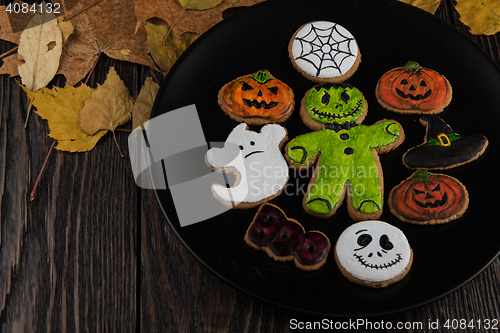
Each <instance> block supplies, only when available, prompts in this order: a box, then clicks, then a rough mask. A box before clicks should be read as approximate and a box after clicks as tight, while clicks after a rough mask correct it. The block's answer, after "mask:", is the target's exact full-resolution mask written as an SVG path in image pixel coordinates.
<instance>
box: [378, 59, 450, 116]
mask: <svg viewBox="0 0 500 333" xmlns="http://www.w3.org/2000/svg"><path fill="white" fill-rule="evenodd" d="M375 96H376V97H377V101H378V102H379V103H380V105H381V106H382V107H383V108H385V109H387V110H389V111H394V112H397V113H402V114H436V113H440V112H442V111H443V110H444V108H445V107H446V106H448V104H450V102H451V97H452V89H451V84H450V82H449V81H448V80H447V79H446V78H445V77H444V76H443V75H441V74H439V73H438V72H436V71H434V70H432V69H428V68H424V67H421V66H420V65H419V64H418V63H417V62H415V61H409V62H408V63H406V65H404V66H403V67H398V68H394V69H391V70H390V71H388V72H387V73H385V74H384V75H382V77H381V78H380V79H379V81H378V83H377V86H376V87H375Z"/></svg>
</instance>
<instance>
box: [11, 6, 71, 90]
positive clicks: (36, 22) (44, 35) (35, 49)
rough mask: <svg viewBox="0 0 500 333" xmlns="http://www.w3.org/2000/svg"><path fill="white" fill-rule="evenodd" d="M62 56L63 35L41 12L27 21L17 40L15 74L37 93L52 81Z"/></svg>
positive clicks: (52, 17)
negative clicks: (16, 69)
mask: <svg viewBox="0 0 500 333" xmlns="http://www.w3.org/2000/svg"><path fill="white" fill-rule="evenodd" d="M43 5H45V3H43ZM37 8H39V7H37ZM61 53H62V33H61V30H60V29H59V26H58V25H57V19H56V16H55V15H54V14H52V13H48V10H47V9H46V8H45V9H42V10H41V12H40V11H39V12H38V13H37V14H36V15H35V16H33V18H32V19H31V20H30V21H29V23H28V25H27V26H26V28H25V29H24V31H23V32H22V34H21V38H20V41H19V50H18V58H19V64H18V71H19V75H20V76H21V81H22V83H23V84H24V85H25V87H26V88H27V89H28V90H30V91H37V90H38V89H40V88H42V87H45V86H46V85H47V84H48V83H49V82H50V81H51V80H52V79H53V78H54V76H55V75H56V72H57V69H58V68H59V60H60V58H61Z"/></svg>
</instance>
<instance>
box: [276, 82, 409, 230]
mask: <svg viewBox="0 0 500 333" xmlns="http://www.w3.org/2000/svg"><path fill="white" fill-rule="evenodd" d="M367 110H368V108H367V102H366V100H365V99H364V96H363V94H362V93H361V92H360V91H359V90H358V89H356V88H355V87H353V86H351V85H348V84H346V83H323V84H320V85H317V86H315V87H313V88H312V89H310V90H309V91H307V92H306V94H305V96H304V98H303V99H302V105H301V110H300V115H301V117H302V120H303V121H304V123H305V124H306V125H307V126H308V127H309V128H311V129H313V130H316V131H315V132H311V133H306V134H303V135H300V136H298V137H296V138H294V139H293V140H291V141H290V142H289V143H288V144H287V146H286V148H285V158H286V159H287V161H288V163H289V164H290V166H291V167H292V168H294V169H298V170H303V169H308V168H309V167H311V166H313V165H315V168H314V172H313V174H312V178H311V181H310V183H309V186H308V188H307V192H306V194H305V196H304V199H303V201H302V204H303V206H304V209H305V211H306V212H307V213H309V214H310V215H312V216H315V217H319V218H328V217H330V216H332V215H333V214H335V212H336V211H337V209H338V207H339V206H340V205H341V204H342V202H343V201H344V199H345V198H346V197H347V211H348V213H349V215H350V216H351V218H352V219H353V220H356V221H362V220H368V219H377V218H379V217H380V215H381V214H382V207H383V187H384V186H383V185H384V184H383V177H382V167H381V165H380V160H379V157H378V155H379V154H382V153H385V152H388V151H390V150H392V149H395V148H396V147H397V146H399V145H400V144H401V143H402V142H403V140H404V132H403V129H402V127H401V125H400V124H399V123H398V122H396V121H394V120H381V121H379V122H377V123H375V124H373V125H362V124H361V122H362V120H363V119H364V117H365V114H366V112H367Z"/></svg>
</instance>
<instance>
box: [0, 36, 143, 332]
mask: <svg viewBox="0 0 500 333" xmlns="http://www.w3.org/2000/svg"><path fill="white" fill-rule="evenodd" d="M11 46H12V45H8V44H7V43H3V45H2V47H3V50H8V49H9V47H11ZM111 65H114V66H116V68H117V71H119V72H120V73H130V72H132V73H135V74H134V75H133V76H130V75H129V77H128V81H129V83H133V86H132V85H131V86H130V88H131V89H132V90H133V92H134V93H135V94H137V92H138V84H136V82H138V80H137V79H138V75H140V74H141V72H140V68H139V67H138V66H137V67H134V66H132V65H130V64H125V63H118V62H115V61H110V60H109V59H106V58H102V59H101V60H100V63H99V64H98V66H97V68H96V72H95V73H94V74H93V78H92V80H91V81H90V82H89V84H90V85H91V86H94V87H95V86H96V83H97V82H99V83H102V82H103V81H104V79H105V75H106V72H107V68H109V66H111ZM0 79H1V80H2V81H1V82H2V85H1V105H2V108H1V112H0V113H1V123H0V135H1V145H0V147H1V148H0V149H1V151H0V189H1V193H2V195H1V198H0V203H1V229H2V244H1V247H0V255H1V259H0V263H1V270H0V331H2V332H102V331H111V332H135V330H136V326H137V320H136V319H137V312H136V303H137V295H138V293H137V291H138V289H137V283H138V274H137V252H138V246H137V238H136V234H137V225H138V224H137V209H136V207H137V203H138V197H137V193H138V192H137V187H136V185H135V182H134V179H133V176H132V172H131V169H130V162H129V160H128V159H126V158H122V157H120V154H119V152H118V149H117V148H116V146H115V143H114V141H113V138H112V136H111V135H107V136H106V137H104V138H103V139H102V140H101V141H100V142H99V143H98V145H97V147H96V148H95V150H94V151H91V152H89V153H75V154H70V153H65V152H59V151H53V152H52V154H51V155H50V158H49V159H48V163H47V166H46V169H45V171H44V173H43V175H42V177H41V179H40V184H39V188H38V190H37V193H36V198H35V200H34V201H29V194H30V192H31V189H32V187H33V185H34V183H35V181H36V178H37V177H38V173H39V171H40V170H41V167H42V164H43V162H44V160H45V156H46V155H47V153H48V151H49V148H50V146H51V144H52V139H51V138H49V137H48V136H47V133H48V127H47V124H46V122H45V121H43V120H42V119H41V118H40V117H37V116H36V115H31V116H30V120H29V122H28V127H27V128H26V129H25V128H24V121H25V117H26V105H27V100H26V95H25V93H24V92H23V91H22V90H21V88H20V86H19V85H18V84H17V83H16V81H14V80H13V79H9V78H7V77H6V76H2V77H1V78H0ZM62 79H63V78H56V79H55V80H54V81H53V82H52V83H53V84H54V85H58V86H63V85H64V82H63V81H62ZM122 133H123V132H122ZM118 142H119V144H120V145H121V146H122V147H123V148H126V147H127V134H126V133H124V134H121V133H118Z"/></svg>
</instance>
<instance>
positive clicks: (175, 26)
mask: <svg viewBox="0 0 500 333" xmlns="http://www.w3.org/2000/svg"><path fill="white" fill-rule="evenodd" d="M133 1H134V5H135V14H136V17H137V23H136V30H137V29H139V28H140V27H141V25H142V23H143V22H144V21H146V20H147V19H149V18H152V17H158V18H160V19H162V20H164V21H165V22H167V23H168V25H169V26H171V27H172V30H173V32H174V34H175V35H176V36H180V35H181V34H183V33H184V32H195V33H198V34H202V33H204V32H205V31H207V30H208V29H209V28H211V27H212V26H213V25H215V24H216V23H218V22H220V21H222V12H223V11H225V10H226V9H228V8H233V7H244V6H252V5H254V4H256V3H259V2H262V1H264V0H225V1H223V2H222V3H221V4H220V5H218V6H216V7H214V8H212V9H207V10H203V11H199V10H184V9H183V6H182V5H181V4H180V3H179V1H178V0H133Z"/></svg>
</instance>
